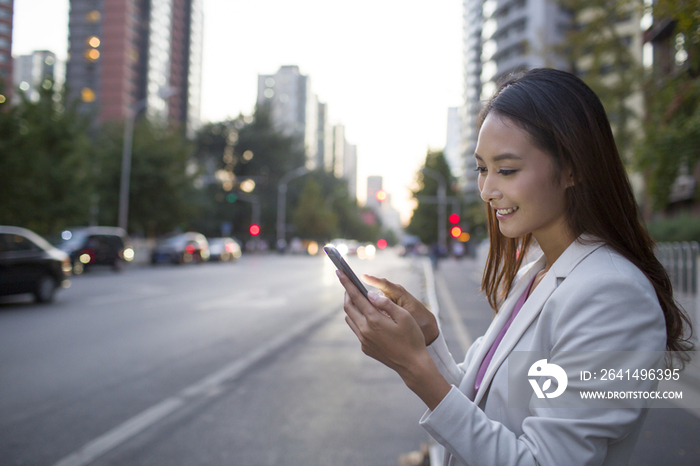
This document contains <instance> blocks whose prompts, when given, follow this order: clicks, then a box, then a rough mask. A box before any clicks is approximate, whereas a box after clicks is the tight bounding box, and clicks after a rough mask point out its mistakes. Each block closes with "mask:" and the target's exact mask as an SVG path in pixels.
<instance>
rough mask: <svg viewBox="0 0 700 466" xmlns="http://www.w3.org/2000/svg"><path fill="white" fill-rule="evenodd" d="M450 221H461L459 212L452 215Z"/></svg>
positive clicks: (452, 222) (454, 222) (453, 223)
mask: <svg viewBox="0 0 700 466" xmlns="http://www.w3.org/2000/svg"><path fill="white" fill-rule="evenodd" d="M450 223H451V224H452V225H455V224H457V223H459V215H457V214H452V215H450Z"/></svg>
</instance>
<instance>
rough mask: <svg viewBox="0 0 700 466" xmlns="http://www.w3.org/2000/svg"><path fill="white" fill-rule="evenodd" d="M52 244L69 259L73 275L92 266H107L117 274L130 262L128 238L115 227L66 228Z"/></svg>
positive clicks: (130, 248)
mask: <svg viewBox="0 0 700 466" xmlns="http://www.w3.org/2000/svg"><path fill="white" fill-rule="evenodd" d="M53 243H54V244H55V245H56V247H58V248H59V249H61V250H62V251H64V252H66V253H67V254H68V255H69V256H70V259H71V264H73V273H74V274H75V275H80V274H81V273H83V271H85V270H87V269H88V268H90V267H93V266H96V265H107V266H110V267H112V268H113V269H114V270H115V271H119V270H121V269H122V268H123V267H124V264H125V263H127V262H130V261H131V260H133V259H134V248H133V247H132V245H131V238H129V235H128V234H127V233H126V231H124V229H122V228H117V227H78V228H67V229H65V230H63V231H62V232H61V234H60V236H57V237H55V238H54V240H53Z"/></svg>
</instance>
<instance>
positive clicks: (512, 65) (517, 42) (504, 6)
mask: <svg viewBox="0 0 700 466" xmlns="http://www.w3.org/2000/svg"><path fill="white" fill-rule="evenodd" d="M483 21H484V23H483V27H482V31H481V38H482V41H483V46H482V52H481V63H482V69H481V86H482V93H481V98H482V99H488V98H490V97H491V95H492V94H493V92H494V91H495V90H496V85H497V83H498V81H499V80H500V79H501V78H502V77H504V76H507V75H508V74H510V73H513V72H517V71H521V70H526V69H532V68H541V67H545V66H546V67H550V68H559V69H567V68H569V65H568V63H567V61H566V60H565V59H564V57H561V56H559V55H557V54H556V53H555V50H554V49H555V47H556V46H558V45H560V44H561V43H562V42H563V41H564V39H565V37H566V33H567V31H568V30H569V27H570V25H571V18H570V13H569V12H568V11H566V10H565V9H564V8H563V7H562V6H560V5H559V4H558V3H557V2H556V1H554V0H511V1H506V2H503V1H500V2H499V1H497V0H486V1H485V2H484V6H483Z"/></svg>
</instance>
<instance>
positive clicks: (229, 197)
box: [226, 193, 238, 204]
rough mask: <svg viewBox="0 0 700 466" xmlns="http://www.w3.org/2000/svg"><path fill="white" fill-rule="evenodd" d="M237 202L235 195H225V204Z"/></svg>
mask: <svg viewBox="0 0 700 466" xmlns="http://www.w3.org/2000/svg"><path fill="white" fill-rule="evenodd" d="M237 200H238V196H236V193H228V194H227V195H226V202H228V203H230V204H233V203H234V202H236V201H237Z"/></svg>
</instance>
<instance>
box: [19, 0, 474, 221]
mask: <svg viewBox="0 0 700 466" xmlns="http://www.w3.org/2000/svg"><path fill="white" fill-rule="evenodd" d="M14 9H15V10H14V11H15V13H14V30H13V44H12V54H13V55H14V56H17V55H24V54H28V53H31V52H32V51H33V50H51V51H53V52H54V53H56V54H57V55H58V56H59V58H63V59H65V57H66V55H67V49H68V38H67V36H68V9H69V0H15V2H14ZM204 15H205V17H204V30H205V32H204V65H203V76H202V82H203V89H202V115H201V116H202V119H203V120H204V121H220V120H223V119H225V118H227V117H229V116H236V115H238V113H240V112H243V113H244V114H250V113H252V111H253V108H254V105H255V99H256V96H257V75H258V74H273V73H275V72H276V71H277V69H278V68H279V67H280V66H281V65H298V66H299V68H300V71H301V73H302V74H305V75H308V76H309V77H310V79H311V87H312V90H313V92H315V93H316V94H317V95H318V97H319V100H320V101H322V102H326V103H327V104H328V106H329V113H330V120H331V122H332V123H343V124H344V125H345V134H346V138H347V140H348V142H350V143H352V144H356V145H357V154H358V187H357V192H358V197H359V198H360V199H361V200H364V197H365V191H366V180H367V177H368V176H370V175H380V176H383V177H384V188H385V190H387V192H389V193H390V194H391V195H392V198H393V200H392V204H393V205H394V206H395V207H396V208H397V209H398V210H399V211H400V212H401V217H402V219H403V221H404V222H406V221H407V220H408V219H409V217H410V214H411V208H412V206H411V203H410V192H409V188H410V187H411V186H412V183H413V179H414V177H415V173H416V171H417V170H418V169H419V168H420V166H421V164H422V163H423V162H424V160H425V154H426V152H427V150H428V148H434V149H442V148H443V147H444V145H445V136H446V131H447V108H448V107H454V106H458V105H460V101H461V91H462V81H461V77H462V68H461V63H462V58H461V49H462V7H461V1H460V0H438V1H436V2H406V1H399V0H372V1H370V0H354V1H352V2H340V1H336V0H294V1H290V0H267V1H254V0H247V1H242V0H204Z"/></svg>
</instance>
